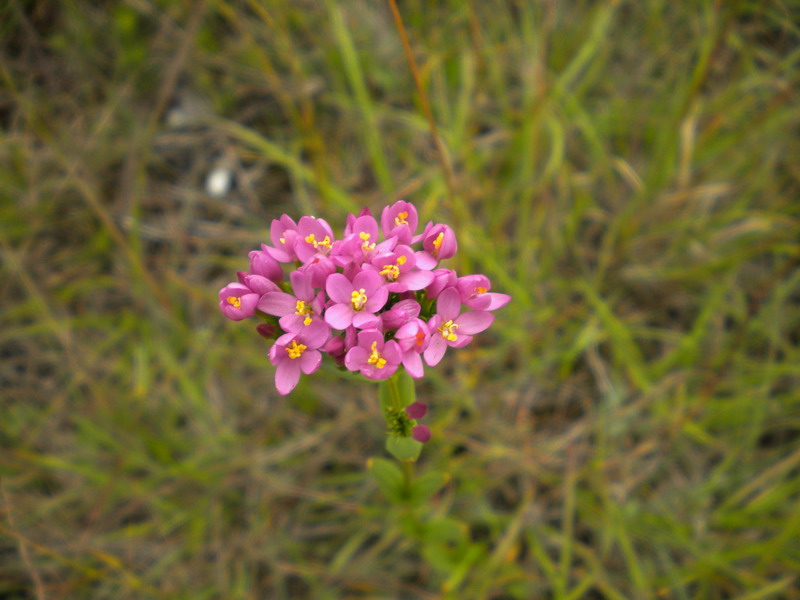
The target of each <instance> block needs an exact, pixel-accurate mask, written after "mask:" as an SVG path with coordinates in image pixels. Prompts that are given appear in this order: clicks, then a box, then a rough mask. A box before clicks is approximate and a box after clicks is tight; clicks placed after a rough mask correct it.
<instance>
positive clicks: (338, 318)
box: [325, 304, 354, 329]
mask: <svg viewBox="0 0 800 600" xmlns="http://www.w3.org/2000/svg"><path fill="white" fill-rule="evenodd" d="M353 314H354V311H353V307H352V306H349V305H347V304H334V305H333V306H331V307H330V308H329V309H328V310H326V311H325V322H326V323H327V324H328V325H330V326H331V327H333V328H334V329H347V328H348V327H350V325H352V324H353Z"/></svg>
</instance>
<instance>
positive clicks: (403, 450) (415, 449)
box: [386, 435, 422, 461]
mask: <svg viewBox="0 0 800 600" xmlns="http://www.w3.org/2000/svg"><path fill="white" fill-rule="evenodd" d="M386 451H387V452H389V454H391V455H392V456H394V457H395V458H396V459H397V460H407V461H415V460H417V459H418V458H419V453H420V452H422V444H421V443H420V442H418V441H417V440H415V439H412V438H404V437H400V436H397V435H390V436H389V438H388V439H387V440H386Z"/></svg>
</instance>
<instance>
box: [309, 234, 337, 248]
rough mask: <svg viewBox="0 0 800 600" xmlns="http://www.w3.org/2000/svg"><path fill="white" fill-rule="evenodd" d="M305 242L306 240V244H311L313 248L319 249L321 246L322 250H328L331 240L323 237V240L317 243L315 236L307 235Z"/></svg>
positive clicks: (328, 237)
mask: <svg viewBox="0 0 800 600" xmlns="http://www.w3.org/2000/svg"><path fill="white" fill-rule="evenodd" d="M305 240H306V242H307V243H309V244H312V245H313V246H314V248H319V247H320V246H322V247H323V248H328V249H330V247H331V238H330V236H327V235H326V236H325V238H324V239H323V240H322V241H321V242H318V241H317V236H315V235H314V234H313V233H309V234H308V235H307V236H306V237H305Z"/></svg>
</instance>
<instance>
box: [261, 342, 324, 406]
mask: <svg viewBox="0 0 800 600" xmlns="http://www.w3.org/2000/svg"><path fill="white" fill-rule="evenodd" d="M320 345H321V344H319V345H318V340H313V339H312V340H306V339H305V338H304V337H303V336H302V334H301V335H296V334H294V333H286V334H284V335H282V336H281V337H279V338H278V339H277V340H275V344H274V345H273V346H272V348H270V350H269V360H270V362H271V363H272V364H273V365H275V366H276V367H277V369H276V370H275V387H276V388H277V390H278V393H279V394H281V395H284V396H285V395H286V394H288V393H289V392H291V391H292V390H293V389H294V388H295V386H296V385H297V382H298V381H300V372H301V371H302V372H303V373H305V374H306V375H311V373H313V372H314V371H316V370H317V369H318V368H319V365H320V363H321V362H322V354H320V352H319V350H317V348H319V347H320Z"/></svg>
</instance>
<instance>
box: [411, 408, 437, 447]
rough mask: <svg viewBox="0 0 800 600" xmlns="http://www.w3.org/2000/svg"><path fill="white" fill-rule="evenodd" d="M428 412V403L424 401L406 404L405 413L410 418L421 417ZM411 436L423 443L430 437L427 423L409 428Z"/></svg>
mask: <svg viewBox="0 0 800 600" xmlns="http://www.w3.org/2000/svg"><path fill="white" fill-rule="evenodd" d="M427 412H428V405H427V404H425V403H424V402H414V403H412V404H409V405H408V406H406V414H407V415H408V417H409V418H410V419H414V420H415V421H416V420H417V419H421V418H422V417H424V416H425V415H426V414H427ZM411 437H412V438H413V439H415V440H417V441H418V442H421V443H423V444H424V443H425V442H427V441H428V440H430V439H431V430H430V429H428V426H427V425H416V426H415V427H414V428H413V429H412V430H411Z"/></svg>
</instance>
